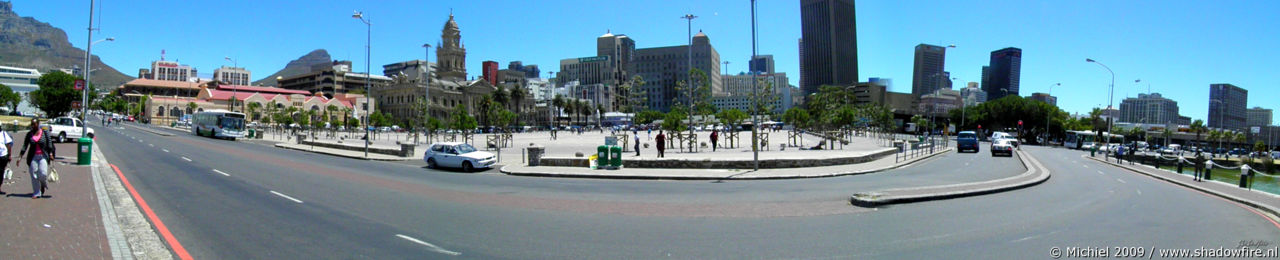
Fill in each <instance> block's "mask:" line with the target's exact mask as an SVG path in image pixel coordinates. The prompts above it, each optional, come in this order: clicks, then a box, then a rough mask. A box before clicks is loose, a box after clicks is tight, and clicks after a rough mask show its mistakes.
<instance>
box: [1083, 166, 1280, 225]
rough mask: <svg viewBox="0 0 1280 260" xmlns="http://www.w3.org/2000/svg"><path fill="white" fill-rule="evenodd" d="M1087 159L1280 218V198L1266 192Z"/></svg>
mask: <svg viewBox="0 0 1280 260" xmlns="http://www.w3.org/2000/svg"><path fill="white" fill-rule="evenodd" d="M1085 157H1086V158H1089V159H1093V160H1095V161H1099V162H1103V163H1107V164H1110V165H1112V166H1116V167H1120V168H1123V169H1126V170H1130V171H1133V172H1136V173H1141V174H1144V175H1147V176H1151V177H1153V178H1156V179H1160V180H1163V181H1166V182H1169V183H1173V184H1177V185H1181V186H1183V187H1187V188H1191V189H1194V190H1198V191H1201V192H1205V193H1209V194H1213V195H1217V196H1218V197H1222V198H1225V199H1228V200H1232V201H1235V202H1239V203H1240V204H1244V205H1248V206H1250V207H1253V208H1257V209H1259V210H1262V211H1264V212H1266V213H1267V214H1269V215H1271V217H1272V218H1277V217H1280V196H1276V195H1272V194H1268V193H1266V192H1261V191H1254V190H1249V189H1244V188H1240V187H1236V185H1232V184H1228V183H1223V182H1218V181H1203V182H1197V181H1195V177H1193V176H1188V175H1183V174H1177V173H1174V172H1171V171H1166V170H1160V169H1156V168H1153V167H1151V166H1147V165H1136V164H1135V165H1127V164H1117V163H1114V162H1109V161H1106V160H1104V159H1101V158H1100V157H1101V156H1099V157H1088V156H1085ZM1214 172H1218V170H1214Z"/></svg>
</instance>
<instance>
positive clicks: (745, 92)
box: [711, 73, 794, 113]
mask: <svg viewBox="0 0 1280 260" xmlns="http://www.w3.org/2000/svg"><path fill="white" fill-rule="evenodd" d="M722 77H723V78H724V79H723V81H724V92H722V94H720V95H716V96H713V97H712V101H711V103H712V105H715V106H716V108H717V109H720V110H727V109H738V110H742V111H743V112H748V113H750V112H751V105H752V101H751V94H752V93H754V90H753V86H752V85H751V78H752V77H751V75H750V74H738V75H724V76H722ZM756 79H757V80H761V81H763V84H769V85H771V87H772V90H773V92H772V95H774V96H775V97H777V99H776V100H773V102H772V104H770V105H771V106H772V107H773V110H772V111H770V112H771V113H782V112H785V111H787V109H791V107H792V106H794V104H793V102H792V98H791V94H792V93H791V92H792V90H791V88H790V85H789V84H787V80H788V79H787V74H786V73H774V74H768V75H756ZM755 87H758V88H759V90H761V91H763V90H764V89H765V86H764V85H762V84H757V86H755Z"/></svg>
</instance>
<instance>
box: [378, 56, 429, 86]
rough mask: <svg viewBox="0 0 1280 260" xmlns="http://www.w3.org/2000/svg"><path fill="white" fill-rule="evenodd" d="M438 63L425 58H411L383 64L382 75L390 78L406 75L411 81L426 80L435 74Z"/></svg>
mask: <svg viewBox="0 0 1280 260" xmlns="http://www.w3.org/2000/svg"><path fill="white" fill-rule="evenodd" d="M435 67H436V64H435V63H428V62H427V61H425V60H409V61H402V62H396V63H392V64H387V65H382V75H383V76H387V77H390V78H395V77H404V78H405V79H406V80H408V81H411V82H426V80H427V77H430V75H432V74H434V71H435Z"/></svg>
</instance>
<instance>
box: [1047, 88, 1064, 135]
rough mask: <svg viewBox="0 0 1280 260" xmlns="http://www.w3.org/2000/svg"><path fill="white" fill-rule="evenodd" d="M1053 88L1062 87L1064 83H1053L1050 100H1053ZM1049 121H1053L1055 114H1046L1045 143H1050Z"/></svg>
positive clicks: (1050, 89)
mask: <svg viewBox="0 0 1280 260" xmlns="http://www.w3.org/2000/svg"><path fill="white" fill-rule="evenodd" d="M1053 86H1062V83H1053V85H1049V98H1053ZM1054 103H1057V102H1054ZM1054 106H1057V105H1056V104H1055V105H1054ZM1049 121H1053V114H1050V113H1048V112H1046V113H1045V118H1044V142H1045V143H1048V142H1049Z"/></svg>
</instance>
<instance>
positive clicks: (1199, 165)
mask: <svg viewBox="0 0 1280 260" xmlns="http://www.w3.org/2000/svg"><path fill="white" fill-rule="evenodd" d="M1195 164H1196V181H1201V180H1203V179H1204V175H1202V174H1203V173H1202V172H1203V171H1204V154H1202V153H1200V151H1196V158H1195Z"/></svg>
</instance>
